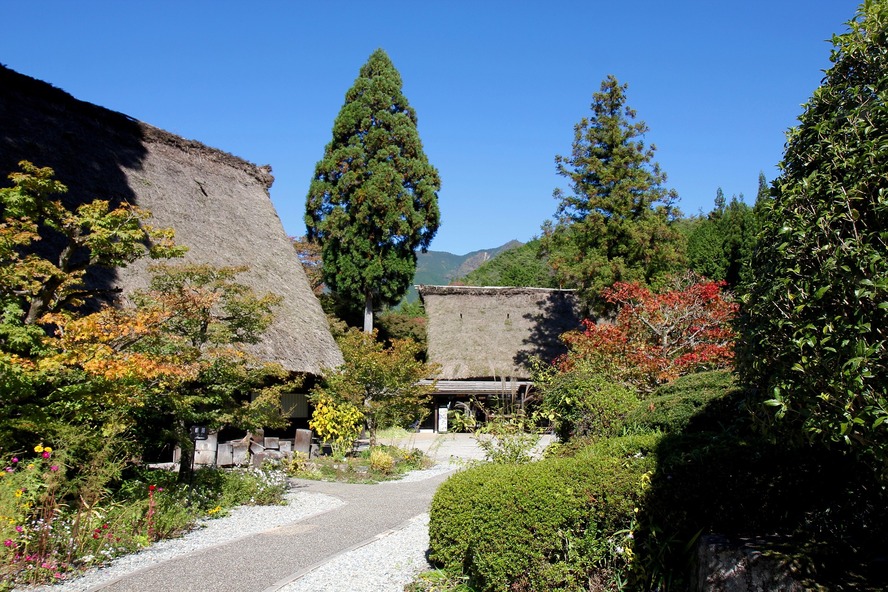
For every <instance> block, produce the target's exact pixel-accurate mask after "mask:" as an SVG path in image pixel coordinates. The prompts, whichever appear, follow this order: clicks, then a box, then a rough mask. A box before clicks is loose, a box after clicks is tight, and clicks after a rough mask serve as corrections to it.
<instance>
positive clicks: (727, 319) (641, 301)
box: [558, 273, 737, 393]
mask: <svg viewBox="0 0 888 592" xmlns="http://www.w3.org/2000/svg"><path fill="white" fill-rule="evenodd" d="M723 286H724V282H712V281H708V280H704V279H702V278H700V277H699V276H696V275H695V274H692V273H688V274H686V275H684V276H678V277H674V278H673V279H672V280H671V282H670V285H669V288H668V289H664V290H662V291H660V292H654V291H652V290H650V289H649V288H646V287H644V286H642V285H640V284H636V283H625V282H617V283H616V284H614V285H613V286H612V287H610V288H606V289H605V290H604V291H603V292H602V296H603V297H604V299H605V300H606V301H607V302H608V303H610V304H612V305H614V306H616V307H617V310H618V312H617V316H616V319H615V320H614V322H609V321H600V322H597V323H596V322H594V321H591V320H586V321H584V327H585V328H584V330H583V331H574V332H570V333H566V334H565V335H564V336H563V339H564V341H565V342H566V343H567V345H568V347H569V352H568V353H567V354H566V355H565V356H563V357H562V358H561V359H560V360H559V361H558V365H559V366H560V368H561V369H563V370H572V369H573V368H574V367H575V366H576V365H577V364H578V362H582V365H583V366H584V367H585V368H586V369H589V370H595V371H598V372H601V373H603V374H605V375H609V376H611V377H612V378H614V379H616V380H619V381H621V382H623V383H625V384H628V385H631V386H633V387H635V388H637V389H638V390H639V391H640V392H642V393H647V392H650V391H652V390H653V389H654V388H656V387H657V386H658V385H660V384H663V383H666V382H670V381H672V380H675V379H676V378H678V377H679V376H682V375H684V374H690V373H692V372H698V371H701V370H712V369H719V368H728V367H730V366H731V364H732V361H733V345H734V332H733V330H732V329H731V326H730V324H731V322H732V320H733V317H734V315H735V313H736V310H737V305H736V304H734V303H733V302H732V301H731V299H730V296H729V295H728V294H725V293H724V292H723V291H722V287H723Z"/></svg>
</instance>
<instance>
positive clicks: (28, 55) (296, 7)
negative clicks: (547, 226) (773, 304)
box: [0, 0, 858, 254]
mask: <svg viewBox="0 0 888 592" xmlns="http://www.w3.org/2000/svg"><path fill="white" fill-rule="evenodd" d="M857 5H858V2H856V1H849V0H769V1H767V2H765V1H760V0H747V1H745V2H713V1H703V0H699V1H682V0H674V1H673V2H663V1H662V0H650V1H648V0H641V1H636V2H616V1H610V2H602V1H597V0H585V1H578V2H573V1H562V2H521V1H512V2H484V1H479V0H474V1H471V2H469V1H466V2H462V1H446V2H445V1H438V2H434V1H426V2H415V1H412V2H411V1H405V2H387V1H383V0H379V1H374V2H342V1H340V2H298V1H292V2H290V1H265V2H248V1H246V0H241V1H238V2H234V1H227V0H213V1H209V0H204V1H186V0H176V1H160V0H153V1H151V2H128V1H122V0H105V1H98V0H79V1H71V0H65V1H62V0H58V1H44V0H28V1H27V2H25V1H13V0H0V21H2V22H3V24H4V26H3V34H2V35H0V63H3V64H5V65H7V66H9V67H10V68H12V69H14V70H17V71H19V72H22V73H24V74H28V75H30V76H33V77H35V78H39V79H41V80H45V81H47V82H50V83H52V84H53V85H55V86H57V87H59V88H62V89H64V90H66V91H68V92H69V93H71V94H73V95H74V96H75V97H77V98H79V99H83V100H86V101H90V102H93V103H97V104H99V105H102V106H105V107H108V108H111V109H114V110H117V111H122V112H124V113H126V114H128V115H131V116H133V117H135V118H137V119H140V120H142V121H145V122H147V123H150V124H152V125H155V126H158V127H161V128H164V129H166V130H169V131H171V132H173V133H176V134H179V135H181V136H185V137H187V138H192V139H196V140H199V141H201V142H203V143H205V144H208V145H210V146H213V147H215V148H220V149H222V150H225V151H227V152H231V153H233V154H236V155H238V156H240V157H242V158H245V159H247V160H250V161H252V162H255V163H257V164H271V165H272V167H273V169H274V175H275V177H276V181H275V183H274V186H273V187H272V189H271V195H272V199H273V201H274V204H275V206H276V208H277V211H278V213H279V215H280V217H281V220H282V221H283V223H284V228H285V229H286V231H287V232H288V233H289V234H291V235H299V234H303V233H304V232H305V227H304V224H303V221H302V217H303V215H304V208H305V195H306V192H307V191H308V186H309V182H310V180H311V176H312V172H313V170H314V165H315V163H316V162H317V161H318V160H319V159H320V158H321V156H322V154H323V149H324V146H325V144H326V143H327V142H328V141H329V140H330V135H331V129H332V124H333V120H334V118H335V117H336V114H337V113H338V112H339V109H340V107H341V106H342V102H343V98H344V96H345V92H346V90H347V89H348V88H349V87H350V86H351V84H352V83H353V82H354V79H355V77H356V76H357V74H358V70H359V69H360V67H361V65H362V64H363V63H364V62H365V61H366V60H367V58H368V57H369V56H370V54H371V53H372V52H373V50H375V49H376V48H378V47H381V48H383V49H385V51H386V52H388V54H389V56H390V57H391V58H392V61H393V62H394V64H395V66H396V67H397V68H398V70H399V71H400V73H401V77H402V78H403V80H404V93H405V94H406V96H407V98H408V100H409V101H410V103H411V105H412V106H413V107H414V108H415V109H416V111H417V114H418V116H419V132H420V136H421V137H422V140H423V143H424V146H425V150H426V153H427V155H428V157H429V159H430V161H431V162H432V164H434V165H435V166H436V167H437V168H438V170H439V171H440V173H441V178H442V181H443V186H442V189H441V192H440V193H439V205H440V208H441V214H442V225H441V228H440V230H439V231H438V235H437V237H436V238H435V240H434V241H433V243H432V246H431V248H432V250H439V251H450V252H454V253H458V254H463V253H465V252H468V251H472V250H476V249H481V248H487V247H494V246H498V245H500V244H502V243H505V242H506V241H508V240H510V239H518V240H522V241H526V240H528V239H530V238H532V237H533V236H534V235H536V234H538V233H539V230H540V225H541V224H542V222H543V221H544V220H545V219H547V218H549V217H550V216H552V214H553V213H554V211H555V208H556V202H555V200H554V199H553V198H552V191H553V189H555V188H556V187H558V186H566V185H565V184H564V183H562V179H561V178H560V177H558V176H557V175H556V174H555V166H554V157H555V155H556V154H566V153H568V152H569V151H570V148H571V140H572V137H573V126H574V124H575V123H576V122H577V121H578V120H579V119H580V118H581V117H583V116H584V115H586V114H587V113H588V112H589V104H590V102H591V97H592V93H593V92H594V91H596V90H598V88H599V85H600V83H601V80H602V79H603V78H604V77H605V76H606V75H607V74H609V73H612V74H614V75H615V76H616V77H617V78H618V79H619V80H620V81H621V82H626V83H628V84H629V90H628V103H629V105H630V106H632V107H633V108H635V110H636V111H637V112H638V116H639V119H643V120H645V121H646V122H647V124H648V126H649V127H650V133H649V134H648V136H647V138H646V139H647V141H648V142H652V143H654V144H656V146H657V148H658V151H657V156H656V157H657V160H658V161H659V163H660V165H661V167H662V168H663V170H664V171H665V172H666V173H667V175H668V176H669V179H668V186H670V187H673V188H675V189H676V190H677V191H678V193H679V196H680V200H681V201H680V202H679V206H680V207H681V209H682V211H684V212H685V213H686V214H694V213H698V212H699V211H700V210H704V211H708V210H710V209H711V207H712V201H713V198H714V197H715V192H716V189H717V188H718V187H722V188H723V190H724V192H725V194H726V195H727V196H729V197H730V196H731V195H732V194H739V193H743V194H745V195H746V199H747V201H748V202H749V203H751V202H752V201H753V200H754V198H755V192H756V187H757V181H758V174H759V171H763V172H764V173H765V175H766V176H767V177H768V179H769V180H771V179H773V178H774V177H775V176H776V174H777V169H776V164H777V163H778V162H779V161H780V158H781V156H782V153H783V145H784V133H785V131H786V129H787V128H788V127H790V126H792V125H793V124H794V123H795V121H796V118H797V117H798V115H799V114H800V113H801V107H800V105H801V104H802V103H803V102H805V101H806V100H807V99H808V97H809V96H810V95H811V92H812V91H813V90H814V89H815V88H816V87H817V86H818V84H819V82H820V79H821V78H822V70H824V69H825V68H827V67H828V66H829V51H830V47H831V45H830V43H829V42H828V40H829V39H830V37H831V35H832V34H833V33H840V32H843V31H844V30H845V24H844V23H845V22H847V21H848V20H849V19H850V18H851V17H852V16H853V15H854V13H855V10H856V8H857Z"/></svg>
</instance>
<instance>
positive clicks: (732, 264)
mask: <svg viewBox="0 0 888 592" xmlns="http://www.w3.org/2000/svg"><path fill="white" fill-rule="evenodd" d="M725 203H726V200H725V196H724V193H723V192H722V190H721V188H719V189H718V191H717V193H716V196H715V208H714V209H713V210H712V211H711V212H710V213H709V215H708V216H707V217H706V218H703V219H702V220H699V221H697V223H696V224H695V225H694V226H693V228H692V230H691V232H690V234H689V235H688V249H687V254H688V266H689V267H690V269H691V270H692V271H694V272H696V273H699V274H700V275H702V276H704V277H706V278H708V279H710V280H716V281H725V282H726V283H727V284H728V285H729V286H731V287H736V286H737V285H738V284H739V283H740V282H741V281H742V280H743V279H744V277H745V276H746V273H747V269H748V267H749V264H750V258H751V257H752V250H753V247H754V245H755V235H756V233H757V232H758V225H757V223H756V220H755V212H754V211H753V208H751V207H749V206H748V205H746V203H745V202H744V201H743V194H742V193H741V194H740V196H739V197H738V196H736V195H733V196H731V201H730V202H727V205H725Z"/></svg>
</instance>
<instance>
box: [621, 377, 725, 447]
mask: <svg viewBox="0 0 888 592" xmlns="http://www.w3.org/2000/svg"><path fill="white" fill-rule="evenodd" d="M735 388H736V387H735V386H734V377H733V375H732V374H731V373H730V372H728V371H726V370H713V371H710V372H700V373H698V374H689V375H687V376H683V377H681V378H678V379H676V380H675V382H672V383H670V384H667V385H664V386H661V387H660V388H658V389H657V390H656V391H654V393H653V395H652V396H651V397H649V398H648V399H645V400H644V401H643V402H642V403H640V404H639V405H637V406H636V407H635V409H633V410H632V411H631V412H630V413H628V414H627V415H626V418H625V420H624V422H623V423H624V426H625V427H627V428H630V429H636V430H637V429H647V430H660V431H663V432H669V433H677V432H681V431H683V430H684V429H685V428H686V427H687V426H688V424H690V423H691V421H692V419H694V418H695V417H696V416H698V414H699V412H701V411H702V410H704V409H705V408H706V406H707V405H708V404H710V403H713V402H715V401H717V400H719V399H720V398H722V397H724V396H725V395H726V394H727V393H728V392H730V391H732V390H734V389H735ZM736 416H737V412H736V411H735V412H733V413H732V414H730V415H728V416H727V418H728V421H730V420H731V419H732V418H734V417H736ZM708 417H712V415H709V416H708ZM718 420H719V421H723V419H722V418H718Z"/></svg>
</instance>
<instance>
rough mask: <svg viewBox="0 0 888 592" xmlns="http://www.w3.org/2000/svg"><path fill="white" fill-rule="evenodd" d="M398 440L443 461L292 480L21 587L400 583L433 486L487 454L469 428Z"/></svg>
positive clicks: (410, 569)
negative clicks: (274, 493)
mask: <svg viewBox="0 0 888 592" xmlns="http://www.w3.org/2000/svg"><path fill="white" fill-rule="evenodd" d="M395 443H396V442H392V444H395ZM397 444H399V445H401V446H402V447H407V448H413V447H417V448H420V449H422V450H424V451H425V452H426V453H427V454H429V456H431V457H432V458H434V459H435V460H436V461H437V462H438V463H439V464H438V465H436V466H435V467H433V468H431V469H427V470H423V471H413V472H412V473H408V474H407V475H405V476H404V477H403V478H402V479H400V480H398V481H388V482H383V483H380V484H377V485H358V484H343V483H329V482H323V481H307V480H299V479H296V480H292V482H291V483H292V485H293V488H292V490H291V492H290V493H288V494H287V500H288V504H287V505H286V506H262V507H241V508H237V509H235V510H233V511H232V512H231V513H230V514H229V515H228V516H226V517H223V518H219V519H215V520H208V521H205V522H204V523H203V524H202V528H200V529H199V530H196V531H194V532H192V533H189V534H188V535H186V536H184V537H182V538H180V539H173V540H168V541H162V542H160V543H157V544H155V545H152V546H151V547H149V548H148V549H145V550H143V551H141V552H139V553H136V554H133V555H128V556H125V557H120V558H118V559H116V560H115V561H114V562H113V563H112V564H111V565H110V566H108V567H105V568H101V569H93V570H90V571H89V572H87V573H86V574H85V575H84V576H82V577H79V578H77V579H74V580H71V581H68V582H64V583H60V584H57V585H55V586H51V587H40V588H34V587H30V588H29V587H24V588H16V590H17V591H19V590H20V591H22V592H25V591H27V592H94V591H98V590H102V591H104V592H157V591H159V590H162V591H163V592H194V591H197V590H213V591H214V592H278V591H281V592H306V591H309V590H311V591H321V592H323V591H337V592H338V591H350V592H388V591H391V592H401V591H402V590H403V588H404V585H405V584H406V583H407V582H409V581H410V580H411V579H412V578H413V576H414V575H415V574H417V573H419V572H420V571H423V570H425V569H426V568H427V563H426V560H425V553H426V550H427V549H428V507H429V503H430V501H431V498H432V495H434V492H435V490H436V489H437V488H438V486H439V485H440V484H441V483H442V482H443V481H444V479H445V478H446V477H447V475H448V474H449V473H451V472H452V471H454V470H456V469H458V468H459V467H461V466H465V463H466V462H470V461H474V460H478V459H480V458H483V453H482V451H480V449H479V448H478V446H477V445H476V443H475V442H474V440H473V439H471V437H470V436H468V435H466V434H458V435H442V436H439V435H424V434H419V435H412V436H410V437H409V438H408V441H407V442H403V443H402V442H397ZM546 444H548V440H545V441H544V442H542V443H541V447H540V449H542V447H544V446H545V445H546Z"/></svg>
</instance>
